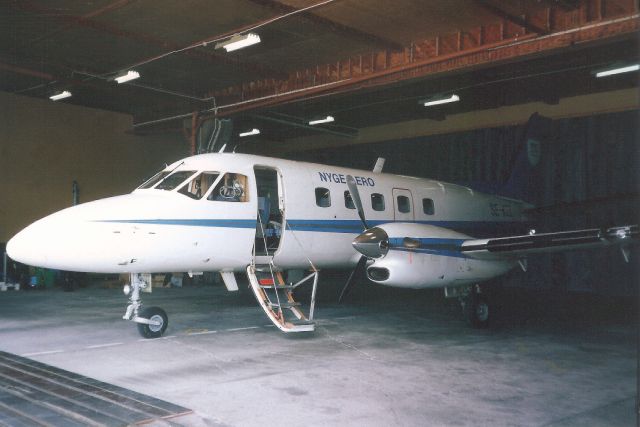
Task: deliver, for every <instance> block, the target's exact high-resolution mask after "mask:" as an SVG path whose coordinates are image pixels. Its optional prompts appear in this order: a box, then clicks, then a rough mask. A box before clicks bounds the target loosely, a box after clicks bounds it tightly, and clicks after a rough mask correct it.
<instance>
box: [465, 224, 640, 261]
mask: <svg viewBox="0 0 640 427" xmlns="http://www.w3.org/2000/svg"><path fill="white" fill-rule="evenodd" d="M638 234H639V230H638V225H627V226H621V227H611V228H604V229H601V228H591V229H586V230H574V231H560V232H556V233H541V234H528V235H524V236H512V237H500V238H495V239H475V240H465V241H464V242H463V243H462V245H461V246H460V252H462V253H463V254H465V255H466V256H469V257H471V258H477V259H486V260H491V259H505V258H519V257H522V256H523V255H527V254H531V253H541V252H555V251H566V250H570V249H582V248H584V249H587V248H592V247H597V246H610V245H625V244H627V243H628V242H629V243H630V242H631V241H632V239H634V238H637V237H638Z"/></svg>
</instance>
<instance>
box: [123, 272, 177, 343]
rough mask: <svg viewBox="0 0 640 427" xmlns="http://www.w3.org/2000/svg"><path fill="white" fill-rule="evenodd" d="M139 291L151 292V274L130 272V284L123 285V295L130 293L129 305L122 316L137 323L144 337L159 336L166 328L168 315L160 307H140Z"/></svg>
mask: <svg viewBox="0 0 640 427" xmlns="http://www.w3.org/2000/svg"><path fill="white" fill-rule="evenodd" d="M147 289H148V291H147ZM140 291H143V292H151V274H139V273H134V274H131V284H130V285H126V286H125V287H124V293H125V295H130V296H129V306H128V307H127V311H126V312H125V314H124V316H122V318H123V319H124V320H129V321H131V322H135V323H137V324H138V332H139V333H140V335H142V336H143V337H144V338H159V337H161V336H162V334H164V332H165V331H166V330H167V326H168V325H169V317H168V316H167V313H166V312H165V311H164V310H163V309H161V308H160V307H145V308H142V301H141V299H140Z"/></svg>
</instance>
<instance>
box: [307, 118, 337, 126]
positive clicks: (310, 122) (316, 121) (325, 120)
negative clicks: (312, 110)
mask: <svg viewBox="0 0 640 427" xmlns="http://www.w3.org/2000/svg"><path fill="white" fill-rule="evenodd" d="M333 121H335V119H334V118H333V116H327V117H323V118H321V119H315V120H311V121H309V124H310V125H311V126H313V125H319V124H322V123H331V122H333Z"/></svg>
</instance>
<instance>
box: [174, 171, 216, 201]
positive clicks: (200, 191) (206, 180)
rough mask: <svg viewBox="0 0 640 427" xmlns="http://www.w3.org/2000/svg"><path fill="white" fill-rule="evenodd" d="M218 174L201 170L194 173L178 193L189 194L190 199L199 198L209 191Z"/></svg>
mask: <svg viewBox="0 0 640 427" xmlns="http://www.w3.org/2000/svg"><path fill="white" fill-rule="evenodd" d="M219 175H220V174H219V173H218V172H202V173H199V174H198V175H196V177H195V178H193V179H192V180H191V181H189V182H187V183H186V184H184V185H183V186H182V187H181V188H180V189H179V190H178V193H181V194H184V195H185V196H189V197H191V198H192V199H200V198H201V197H202V196H203V195H205V194H206V193H207V191H209V188H211V186H212V185H213V183H214V182H215V181H216V178H218V176H219Z"/></svg>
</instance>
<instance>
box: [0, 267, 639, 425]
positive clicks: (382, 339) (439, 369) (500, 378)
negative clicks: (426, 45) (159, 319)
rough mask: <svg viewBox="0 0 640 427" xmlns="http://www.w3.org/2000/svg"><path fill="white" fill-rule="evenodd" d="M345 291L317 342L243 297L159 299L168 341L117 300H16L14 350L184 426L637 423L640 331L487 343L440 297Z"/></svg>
mask: <svg viewBox="0 0 640 427" xmlns="http://www.w3.org/2000/svg"><path fill="white" fill-rule="evenodd" d="M332 280H333V281H334V282H335V283H328V282H331V281H332ZM341 280H342V279H341V278H339V279H336V278H333V279H332V278H329V280H328V281H327V280H325V281H324V282H321V284H320V286H321V289H320V294H319V299H320V301H319V302H318V306H317V318H318V319H319V325H318V328H317V331H316V332H315V333H313V334H312V335H305V336H285V335H283V334H282V333H280V332H279V331H277V330H276V328H274V327H273V326H270V325H269V324H268V323H269V322H268V320H267V319H266V317H265V315H264V313H263V312H262V311H261V310H260V308H259V307H258V306H257V304H256V302H255V301H254V300H253V297H252V295H251V294H250V291H249V290H248V289H246V288H245V287H244V286H242V285H241V287H242V289H241V291H240V292H239V293H229V292H226V291H225V290H224V288H222V287H192V288H182V289H157V290H154V293H153V294H152V295H146V294H145V298H146V299H145V302H146V305H147V306H150V305H158V306H161V307H163V308H164V309H165V310H166V311H167V312H168V313H169V316H170V325H169V329H168V331H167V335H166V337H164V338H162V339H157V340H144V339H141V337H140V336H139V335H138V333H137V331H136V328H135V326H134V325H132V324H129V323H127V322H125V321H123V320H120V318H121V316H122V314H123V313H124V309H125V305H126V299H125V297H124V296H123V295H122V293H121V292H120V291H119V290H116V289H114V290H108V289H101V288H100V287H97V286H92V287H90V288H84V289H79V290H77V291H75V292H72V293H65V292H62V291H61V290H58V289H53V290H47V291H30V292H22V291H21V292H13V291H7V292H2V293H0V350H4V351H7V352H12V353H15V354H18V355H22V356H26V357H30V358H33V359H35V360H38V361H40V362H44V363H48V364H51V365H54V366H56V367H60V368H63V369H67V370H70V371H73V372H76V373H79V374H82V375H87V376H90V377H93V378H96V379H99V380H101V381H105V382H110V383H113V384H116V385H119V386H122V387H126V388H130V389H133V390H135V391H137V392H141V393H145V394H149V395H151V396H155V397H158V398H161V399H164V400H167V401H170V402H174V403H176V404H179V405H182V406H185V407H188V408H191V409H193V410H194V411H195V414H194V415H191V416H188V417H185V418H180V419H176V420H174V422H176V423H179V424H182V425H196V426H214V425H225V426H227V425H228V426H264V425H280V426H293V425H295V426H299V425H309V426H327V425H340V426H425V425H437V426H439V425H455V426H465V425H470V426H475V425H486V426H489V425H490V426H502V425H525V426H572V425H580V426H607V425H613V426H630V425H635V423H636V410H635V408H636V394H637V389H636V384H637V375H636V366H637V351H636V342H637V333H636V327H635V325H636V323H637V322H636V320H635V319H636V318H635V317H634V315H632V316H631V317H626V318H625V317H624V316H622V317H620V316H617V317H616V318H615V319H613V320H611V319H606V316H604V317H605V318H604V319H603V318H598V319H595V320H594V319H592V318H591V319H589V317H590V316H586V317H587V319H582V320H579V321H576V320H575V319H573V320H572V319H571V318H570V319H558V318H553V319H551V318H549V317H548V316H547V317H545V316H542V315H541V314H540V310H538V311H535V310H533V311H531V310H529V311H526V312H524V311H521V310H519V309H518V310H512V311H511V312H510V313H509V310H507V314H506V315H504V316H502V317H501V318H497V319H496V322H494V323H495V327H493V328H492V329H489V330H485V331H478V330H472V329H469V328H468V327H467V326H466V325H465V324H464V322H463V321H462V320H461V317H460V315H459V313H458V312H457V309H455V307H454V306H453V305H452V304H443V300H442V298H441V297H440V293H439V292H438V293H434V292H429V291H421V292H418V291H404V290H394V289H380V288H375V289H374V288H372V287H371V286H372V285H362V286H360V287H359V288H358V289H357V290H356V291H355V292H354V295H352V296H351V298H350V299H349V301H347V303H345V304H343V305H338V304H336V303H335V299H336V295H337V293H338V291H339V289H338V287H339V284H340V281H341ZM522 298H523V299H522V300H520V303H519V304H520V305H521V306H522V307H525V306H527V305H528V304H527V301H526V297H525V296H523V297H522ZM504 301H506V302H504ZM508 301H509V300H503V304H507V305H510V303H509V302H508ZM542 306H543V307H544V303H543V305H542ZM518 311H520V312H519V313H518ZM542 311H544V310H542ZM587 312H588V310H587ZM570 317H571V316H570Z"/></svg>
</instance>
